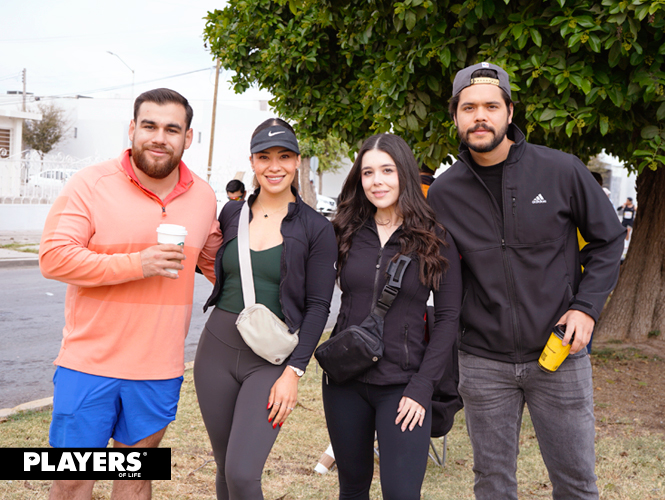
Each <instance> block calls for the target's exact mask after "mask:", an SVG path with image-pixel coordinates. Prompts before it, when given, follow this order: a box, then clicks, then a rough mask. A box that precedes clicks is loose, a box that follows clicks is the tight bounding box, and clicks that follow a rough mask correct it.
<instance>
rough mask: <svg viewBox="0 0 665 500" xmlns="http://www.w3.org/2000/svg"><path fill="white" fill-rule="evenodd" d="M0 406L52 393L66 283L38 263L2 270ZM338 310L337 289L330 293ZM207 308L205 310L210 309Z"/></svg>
mask: <svg viewBox="0 0 665 500" xmlns="http://www.w3.org/2000/svg"><path fill="white" fill-rule="evenodd" d="M0 283H2V287H0V409H2V408H12V407H14V406H16V405H18V404H21V403H25V402H28V401H33V400H35V399H41V398H45V397H49V396H52V395H53V386H52V383H51V379H52V377H53V372H54V370H55V367H54V366H53V360H54V359H55V357H56V355H57V354H58V350H59V349H60V341H61V339H62V328H63V326H64V323H65V320H64V314H63V312H64V301H65V290H66V285H65V284H63V283H60V282H58V281H53V280H47V279H45V278H44V277H42V275H41V273H40V272H39V269H38V268H37V267H25V268H8V269H0ZM211 290H212V285H211V284H210V282H209V281H208V280H207V279H205V278H204V277H203V276H201V275H197V277H196V285H195V288H194V308H193V311H192V322H191V326H190V329H189V335H188V336H187V340H186V342H185V361H192V360H193V359H194V355H195V354H196V346H197V344H198V340H199V336H200V335H201V331H202V330H203V326H204V324H205V321H206V319H207V314H205V315H204V314H203V304H204V302H205V300H206V299H207V298H208V295H209V294H210V292H211ZM331 310H332V311H333V314H331V317H330V318H329V319H328V328H332V326H333V325H334V324H335V318H336V317H337V311H339V291H336V293H335V295H334V297H333V305H332V307H331ZM209 312H210V311H208V313H209Z"/></svg>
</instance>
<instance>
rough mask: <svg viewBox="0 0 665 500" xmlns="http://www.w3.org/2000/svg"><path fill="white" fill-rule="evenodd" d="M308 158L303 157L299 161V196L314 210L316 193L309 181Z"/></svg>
mask: <svg viewBox="0 0 665 500" xmlns="http://www.w3.org/2000/svg"><path fill="white" fill-rule="evenodd" d="M309 161H310V159H309V158H306V157H303V158H302V161H301V163H300V176H299V181H300V197H301V198H302V201H304V202H305V203H307V204H308V205H309V206H310V207H312V208H313V209H315V210H316V193H315V192H314V186H313V185H312V183H311V182H310V181H309Z"/></svg>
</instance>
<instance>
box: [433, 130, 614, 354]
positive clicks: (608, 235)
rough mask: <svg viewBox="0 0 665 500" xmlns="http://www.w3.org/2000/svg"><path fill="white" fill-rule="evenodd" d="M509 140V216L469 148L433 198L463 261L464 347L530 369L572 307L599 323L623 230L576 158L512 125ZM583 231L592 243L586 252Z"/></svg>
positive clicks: (436, 185)
mask: <svg viewBox="0 0 665 500" xmlns="http://www.w3.org/2000/svg"><path fill="white" fill-rule="evenodd" d="M508 137H509V138H510V139H511V140H513V141H514V142H515V143H514V144H513V145H512V146H511V148H510V151H509V153H508V158H507V159H506V162H505V164H504V167H503V180H502V192H503V207H504V210H503V213H500V211H499V206H498V204H497V202H496V200H495V199H494V197H493V196H492V195H491V193H490V191H489V190H488V189H487V187H486V186H485V184H484V183H483V182H482V180H481V179H480V177H478V175H477V174H476V173H475V172H474V171H473V168H472V167H471V166H470V165H471V162H470V153H469V150H468V149H467V148H466V147H461V148H460V154H459V156H458V161H457V162H455V164H454V165H453V166H452V167H450V168H449V169H448V170H447V171H446V172H444V173H443V174H441V175H440V176H439V177H438V178H437V179H436V181H434V184H432V187H431V188H430V190H429V195H428V201H429V203H430V205H431V206H432V208H433V209H434V211H435V212H436V215H437V218H438V220H439V222H441V223H442V224H443V225H444V226H445V227H446V229H447V230H448V231H450V233H451V234H452V236H453V237H454V238H455V242H456V243H457V248H458V249H459V251H460V254H461V255H462V281H463V284H464V285H463V286H464V292H463V299H462V315H461V324H462V331H461V336H460V349H461V350H463V351H466V352H468V353H470V354H474V355H477V356H481V357H484V358H490V359H495V360H499V361H506V362H511V363H523V362H528V361H533V360H536V359H538V357H539V356H540V353H541V351H542V349H543V347H544V346H545V344H546V343H547V339H548V337H549V335H550V332H551V330H552V327H553V326H554V325H555V323H556V322H557V321H558V320H559V318H560V317H561V316H562V315H563V314H564V313H565V312H566V311H567V310H569V309H577V310H579V311H582V312H585V313H586V314H588V315H589V316H591V317H592V318H593V319H594V320H596V321H597V320H598V316H599V315H600V312H601V311H602V309H603V305H604V304H605V300H606V299H607V296H608V295H609V293H610V292H611V291H612V289H613V288H614V286H615V285H616V282H617V279H618V276H619V263H620V258H621V253H622V251H623V240H624V237H625V230H624V228H623V227H622V226H621V224H620V223H619V221H618V218H617V216H616V214H615V213H614V207H612V205H611V203H609V200H608V199H607V196H606V195H605V193H604V192H603V190H602V188H601V187H600V186H599V185H598V183H597V182H596V180H595V179H594V178H593V176H592V175H591V173H590V172H589V171H588V169H587V168H586V166H585V165H584V164H583V163H582V162H581V161H580V160H579V159H578V158H577V157H575V156H573V155H570V154H567V153H564V152H562V151H557V150H554V149H549V148H546V147H544V146H536V145H533V144H529V143H527V142H526V141H525V139H524V134H522V132H521V131H520V130H519V129H518V128H517V127H516V126H515V125H513V124H511V125H510V127H509V129H508ZM577 228H579V230H580V233H581V234H582V237H583V238H584V239H585V240H586V241H587V242H589V243H588V245H586V246H585V247H584V248H583V249H582V250H581V251H580V250H579V246H578V241H577ZM580 265H583V266H584V274H582V272H581V267H580Z"/></svg>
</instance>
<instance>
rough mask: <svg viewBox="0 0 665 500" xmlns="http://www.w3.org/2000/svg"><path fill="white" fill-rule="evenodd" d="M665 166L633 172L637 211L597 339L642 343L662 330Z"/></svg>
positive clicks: (664, 311)
mask: <svg viewBox="0 0 665 500" xmlns="http://www.w3.org/2000/svg"><path fill="white" fill-rule="evenodd" d="M663 193H665V167H664V166H662V165H661V166H660V168H658V169H657V170H656V171H653V170H651V169H648V168H645V169H644V170H643V171H642V173H641V174H640V175H639V176H638V177H637V207H638V208H637V213H636V216H635V226H634V228H633V234H632V236H631V241H630V247H629V248H628V255H627V256H626V260H625V261H624V263H623V264H622V265H621V273H620V275H619V283H618V284H617V287H616V289H615V290H614V292H613V293H612V295H611V300H610V301H609V303H608V304H607V307H605V310H604V311H603V314H602V315H601V317H600V320H599V322H598V325H597V327H596V330H595V335H596V336H597V338H598V339H617V340H632V341H638V342H642V341H644V340H646V339H647V338H648V336H649V332H654V331H658V332H665V196H663Z"/></svg>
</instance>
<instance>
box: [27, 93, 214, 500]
mask: <svg viewBox="0 0 665 500" xmlns="http://www.w3.org/2000/svg"><path fill="white" fill-rule="evenodd" d="M192 115H193V111H192V108H191V106H190V105H189V103H188V102H187V99H185V98H184V97H183V96H181V95H180V94H178V93H177V92H174V91H172V90H169V89H155V90H150V91H148V92H145V93H143V94H141V95H140V96H139V97H138V98H137V99H136V101H135V103H134V119H133V120H132V121H131V122H130V125H129V138H130V139H131V141H132V147H131V148H130V149H127V150H126V151H124V152H123V153H122V154H121V155H120V157H119V158H117V159H114V160H109V161H106V162H103V163H100V164H97V165H93V166H90V167H86V168H84V169H83V170H81V171H80V172H78V173H77V174H76V175H74V176H73V177H72V178H71V179H70V180H69V182H68V183H67V184H66V186H65V187H64V189H63V191H62V193H61V194H60V196H59V197H58V198H57V200H56V201H55V203H54V204H53V207H52V208H51V211H50V212H49V215H48V217H47V219H46V224H45V227H44V232H43V236H42V240H41V243H40V247H39V248H40V254H39V262H40V267H41V271H42V274H43V275H44V276H45V277H46V278H50V279H56V280H59V281H63V282H65V283H67V284H68V285H69V286H68V287H67V296H66V300H65V319H66V324H65V328H64V330H63V340H62V346H61V349H60V353H59V354H58V357H57V358H56V360H55V361H54V364H55V365H56V366H57V368H56V371H55V375H54V377H53V383H54V395H53V417H52V421H51V428H50V432H49V443H50V444H51V446H53V447H55V448H70V447H71V448H84V447H85V448H105V447H106V446H107V444H108V441H109V439H110V438H113V440H114V447H116V448H127V447H144V448H152V447H157V446H158V445H159V442H160V441H161V439H162V437H163V436H164V433H165V431H166V428H167V426H168V424H169V423H170V422H171V421H173V420H174V419H175V414H176V410H177V405H178V399H179V395H180V385H181V383H182V379H183V377H182V376H183V373H184V343H185V337H186V335H187V331H188V329H189V321H190V317H191V311H192V297H193V291H194V272H195V268H196V265H197V264H198V266H199V267H200V269H201V270H202V271H203V273H204V274H205V275H206V277H207V278H208V279H209V280H210V281H212V282H213V283H214V280H215V275H214V261H215V254H216V252H217V249H218V248H219V246H220V244H221V234H220V230H219V223H218V221H217V219H216V209H217V208H216V207H217V202H216V197H215V193H214V192H213V190H212V188H211V187H210V186H209V185H208V184H207V183H206V182H205V181H204V180H203V179H201V178H199V177H198V176H197V175H196V174H194V173H193V172H191V171H190V170H189V169H188V168H187V166H186V165H185V164H184V163H183V162H182V161H181V157H182V154H183V152H184V150H185V149H187V148H188V147H189V146H190V144H191V142H192V136H193V131H192V129H191V128H190V125H191V121H192ZM160 224H175V225H180V226H184V227H185V228H186V230H187V235H186V237H185V244H184V246H180V245H173V244H157V232H156V230H157V227H158V226H160ZM167 269H174V270H176V271H177V273H174V272H171V271H169V270H167ZM93 486H94V481H92V480H73V481H69V480H56V481H54V482H53V485H52V487H51V492H50V498H51V499H68V500H71V499H89V498H91V496H92V489H93ZM150 497H151V483H150V481H148V480H127V481H124V480H122V481H120V480H119V481H115V482H114V484H113V498H140V499H144V498H146V499H147V498H150Z"/></svg>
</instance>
